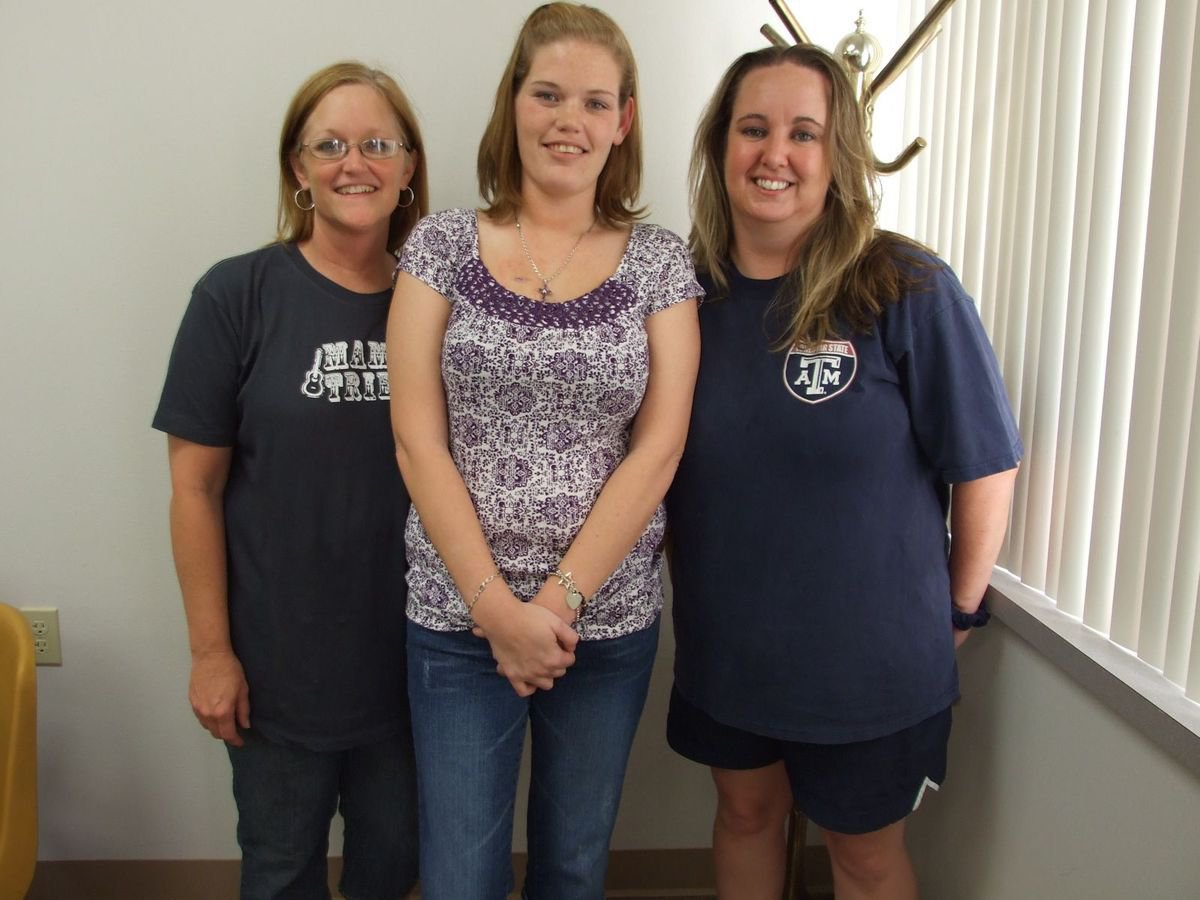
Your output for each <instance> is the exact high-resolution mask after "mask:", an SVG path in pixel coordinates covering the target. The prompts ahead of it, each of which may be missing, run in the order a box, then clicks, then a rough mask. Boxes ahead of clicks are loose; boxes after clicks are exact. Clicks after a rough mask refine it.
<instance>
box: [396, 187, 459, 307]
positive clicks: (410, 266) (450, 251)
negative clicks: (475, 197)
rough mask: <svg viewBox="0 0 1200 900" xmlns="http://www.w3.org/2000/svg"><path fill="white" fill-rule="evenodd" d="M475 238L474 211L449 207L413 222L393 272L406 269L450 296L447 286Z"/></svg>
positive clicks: (451, 282) (444, 294)
mask: <svg viewBox="0 0 1200 900" xmlns="http://www.w3.org/2000/svg"><path fill="white" fill-rule="evenodd" d="M474 240H475V211H474V210H473V209H449V210H445V211H444V212H439V213H434V214H433V215H431V216H426V217H425V218H424V219H422V220H421V221H420V222H418V223H417V227H416V228H414V229H413V231H412V234H410V235H409V236H408V240H407V241H405V242H404V249H403V250H402V251H401V253H400V262H399V263H398V264H397V266H396V271H397V273H399V272H407V273H408V274H409V275H412V276H413V277H414V278H416V279H417V280H419V281H422V282H424V283H425V284H427V285H429V286H430V287H431V288H433V289H434V290H435V291H437V292H438V293H439V294H441V295H442V296H443V297H446V298H450V296H451V290H450V289H451V287H452V286H453V284H454V279H455V277H456V276H457V273H458V270H459V268H460V267H461V265H462V263H463V261H464V253H465V254H467V255H469V254H470V253H471V250H472V246H473V242H474Z"/></svg>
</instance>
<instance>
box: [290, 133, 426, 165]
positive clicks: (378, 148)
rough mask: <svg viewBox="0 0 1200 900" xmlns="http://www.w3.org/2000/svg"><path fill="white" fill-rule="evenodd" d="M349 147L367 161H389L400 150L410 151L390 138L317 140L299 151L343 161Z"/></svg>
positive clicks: (304, 145) (408, 147)
mask: <svg viewBox="0 0 1200 900" xmlns="http://www.w3.org/2000/svg"><path fill="white" fill-rule="evenodd" d="M351 147H357V148H358V152H359V153H361V154H362V155H363V156H365V157H366V158H367V159H391V158H392V157H393V156H395V155H396V154H397V153H399V152H400V151H401V150H409V151H411V150H412V147H410V146H409V145H408V144H406V143H404V141H394V140H392V139H391V138H367V139H366V140H365V141H343V140H342V139H341V138H319V139H318V140H315V141H309V142H308V143H307V144H301V145H300V149H301V150H307V151H308V152H309V153H311V154H312V155H313V156H314V157H316V158H317V159H324V160H334V159H344V158H345V156H346V154H347V153H349V152H350V148H351Z"/></svg>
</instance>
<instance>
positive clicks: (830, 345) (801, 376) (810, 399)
mask: <svg viewBox="0 0 1200 900" xmlns="http://www.w3.org/2000/svg"><path fill="white" fill-rule="evenodd" d="M857 372H858V355H857V354H856V353H855V352H854V345H853V344H852V343H850V342H849V341H825V342H823V343H821V344H816V345H812V344H803V345H801V344H797V345H796V346H794V347H792V349H791V350H790V351H788V355H787V358H786V359H785V360H784V363H783V383H784V385H785V386H786V387H787V389H788V391H789V393H791V395H792V396H793V397H795V398H796V399H797V400H803V401H804V402H805V403H824V402H825V401H826V400H832V399H833V398H834V397H836V396H837V395H838V394H840V393H842V391H844V390H846V388H848V387H850V382H852V381H853V380H854V376H855V374H856V373H857Z"/></svg>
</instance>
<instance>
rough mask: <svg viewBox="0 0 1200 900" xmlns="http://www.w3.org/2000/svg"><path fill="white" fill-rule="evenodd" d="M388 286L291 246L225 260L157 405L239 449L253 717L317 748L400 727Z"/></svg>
mask: <svg viewBox="0 0 1200 900" xmlns="http://www.w3.org/2000/svg"><path fill="white" fill-rule="evenodd" d="M390 296H391V294H390V291H384V292H380V293H374V294H357V293H354V292H352V291H348V290H346V289H344V288H342V287H340V286H339V285H337V284H335V283H334V282H332V281H330V280H329V279H327V278H325V277H324V276H322V275H321V274H319V273H318V272H317V271H316V270H315V269H313V268H312V267H311V266H310V265H309V264H308V262H307V261H306V260H305V259H304V257H303V255H302V254H301V253H300V251H299V250H298V249H297V248H296V247H295V246H294V245H290V244H288V245H280V244H275V245H271V246H269V247H265V248H263V249H261V250H257V251H255V252H253V253H249V254H246V255H244V256H239V257H235V258H233V259H228V260H225V261H223V262H220V263H218V264H217V265H215V266H213V268H212V269H210V270H209V271H208V272H207V273H206V274H205V275H204V277H203V278H201V279H200V281H199V282H198V283H197V285H196V287H195V290H194V292H193V294H192V300H191V303H190V304H189V305H188V308H187V312H186V313H185V314H184V318H183V323H182V324H181V326H180V329H179V335H178V337H177V338H176V341H175V347H174V350H173V351H172V353H171V361H170V366H169V368H168V372H167V378H166V383H165V385H164V387H163V392H162V399H161V401H160V403H159V407H158V411H157V413H156V414H155V417H154V427H155V428H157V429H159V430H160V431H165V432H167V433H168V434H173V435H176V436H178V437H181V438H184V439H186V440H189V441H193V442H195V443H199V444H205V445H209V446H216V447H232V448H233V460H232V464H231V468H230V473H229V480H228V484H227V487H226V490H225V526H226V544H227V547H228V566H229V615H230V624H231V631H232V637H233V645H234V651H235V652H236V653H237V655H238V657H239V659H240V660H241V662H242V665H243V667H244V668H245V671H246V678H247V681H248V682H249V685H250V718H251V723H252V724H253V726H254V727H255V728H256V729H259V730H261V731H262V732H263V734H265V735H266V736H267V737H269V738H271V739H273V740H277V741H284V742H290V743H297V744H301V745H303V746H307V747H310V748H312V749H318V750H326V749H340V748H344V747H349V746H354V745H358V744H363V743H368V742H372V741H375V740H379V739H382V738H385V737H387V736H389V735H391V734H393V733H395V732H396V731H397V729H398V728H400V727H402V726H406V723H407V716H408V711H407V701H406V691H405V657H404V627H405V624H404V621H405V620H404V602H405V586H404V575H405V562H404V522H405V517H406V515H407V513H408V506H409V502H408V495H407V493H406V492H405V489H404V484H403V481H402V480H401V478H400V475H399V472H398V470H397V467H396V462H395V455H394V448H393V441H392V433H391V427H390V422H389V409H388V407H389V403H388V399H389V392H388V383H387V368H386V367H387V351H386V348H385V344H384V336H385V328H386V324H387V311H388V302H389V299H390Z"/></svg>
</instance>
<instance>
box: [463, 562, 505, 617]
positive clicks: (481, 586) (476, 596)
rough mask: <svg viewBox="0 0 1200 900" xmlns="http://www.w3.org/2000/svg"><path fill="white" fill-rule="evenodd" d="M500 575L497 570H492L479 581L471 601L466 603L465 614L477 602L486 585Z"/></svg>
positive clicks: (468, 613) (468, 612)
mask: <svg viewBox="0 0 1200 900" xmlns="http://www.w3.org/2000/svg"><path fill="white" fill-rule="evenodd" d="M499 577H500V573H499V572H493V573H492V574H491V575H489V576H488V577H487V578H485V579H483V581H481V582H479V587H477V588H475V593H474V595H472V597H471V602H470V603H468V604H467V615H470V614H471V610H473V609H474V608H475V604H476V603H478V602H479V598H480V597H482V596H483V592H484V591H485V590H487V586H488V585H489V584H491V583H492V582H493V581H495V580H496V579H497V578H499Z"/></svg>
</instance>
